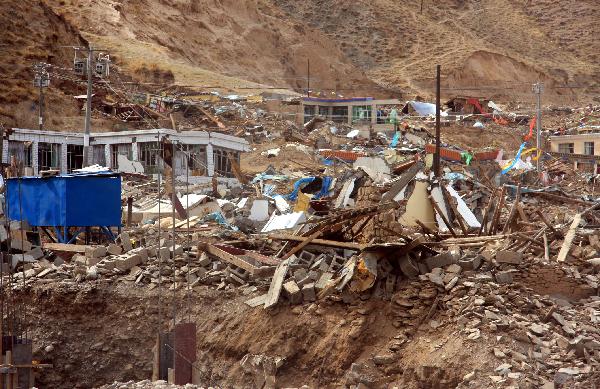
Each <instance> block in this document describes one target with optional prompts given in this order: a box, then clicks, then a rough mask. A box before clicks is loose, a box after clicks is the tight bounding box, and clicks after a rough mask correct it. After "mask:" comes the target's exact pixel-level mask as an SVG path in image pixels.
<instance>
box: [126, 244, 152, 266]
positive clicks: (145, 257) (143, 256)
mask: <svg viewBox="0 0 600 389" xmlns="http://www.w3.org/2000/svg"><path fill="white" fill-rule="evenodd" d="M129 254H138V255H139V256H140V257H141V259H142V262H141V263H146V262H148V249H147V248H145V247H140V248H137V249H133V250H131V251H130V252H129Z"/></svg>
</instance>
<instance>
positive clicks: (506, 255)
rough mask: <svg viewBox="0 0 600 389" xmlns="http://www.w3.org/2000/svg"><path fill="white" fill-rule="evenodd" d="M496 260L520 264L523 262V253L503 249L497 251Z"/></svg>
mask: <svg viewBox="0 0 600 389" xmlns="http://www.w3.org/2000/svg"><path fill="white" fill-rule="evenodd" d="M496 262H498V263H512V264H515V265H518V264H520V263H521V262H523V253H520V252H518V251H511V250H501V251H498V252H497V253H496Z"/></svg>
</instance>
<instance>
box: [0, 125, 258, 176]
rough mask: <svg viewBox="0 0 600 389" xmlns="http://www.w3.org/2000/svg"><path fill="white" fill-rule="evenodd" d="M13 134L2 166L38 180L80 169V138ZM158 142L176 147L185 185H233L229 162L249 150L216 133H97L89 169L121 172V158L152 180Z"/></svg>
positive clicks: (179, 173)
mask: <svg viewBox="0 0 600 389" xmlns="http://www.w3.org/2000/svg"><path fill="white" fill-rule="evenodd" d="M13 130H14V131H13V133H12V134H11V135H10V137H9V140H4V142H3V145H2V146H3V154H2V155H3V161H2V162H4V163H9V162H10V159H11V156H13V155H14V156H15V157H16V159H17V160H18V161H19V162H20V163H21V164H22V165H23V167H24V172H25V174H26V175H27V174H29V175H38V174H39V172H40V171H43V170H48V169H57V170H60V171H61V173H68V172H71V171H73V170H74V169H79V168H81V167H82V163H83V133H69V132H55V131H39V130H32V129H23V128H14V129H13ZM163 137H168V138H169V139H170V140H171V142H173V143H174V144H175V150H176V151H175V174H176V176H186V175H189V177H190V181H194V182H202V181H206V180H208V179H209V177H213V176H214V175H217V176H218V177H219V178H223V179H233V177H234V174H233V171H232V169H231V158H233V159H234V160H236V161H238V163H239V160H240V153H241V152H244V151H248V150H249V144H248V142H247V141H246V140H245V139H243V138H238V137H235V136H231V135H227V134H223V133H219V132H207V131H182V132H177V131H174V130H171V129H164V128H161V129H152V130H133V131H126V132H102V133H92V134H91V135H90V147H91V155H92V157H91V158H92V164H98V165H102V166H106V167H109V168H111V169H112V170H114V171H120V169H119V166H118V161H119V159H120V158H119V155H122V156H125V157H127V159H128V160H130V161H137V162H140V163H141V165H142V166H143V168H144V173H146V174H155V173H157V172H158V171H159V164H160V163H161V162H160V161H161V158H160V155H161V151H160V148H159V143H158V141H159V139H162V138H163ZM121 159H122V158H121ZM186 165H187V167H186Z"/></svg>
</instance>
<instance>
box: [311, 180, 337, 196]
mask: <svg viewBox="0 0 600 389" xmlns="http://www.w3.org/2000/svg"><path fill="white" fill-rule="evenodd" d="M332 181H333V178H331V177H328V176H326V177H323V185H321V190H320V191H319V192H317V193H315V195H314V196H313V198H314V199H320V198H321V197H327V196H329V187H330V186H331V182H332Z"/></svg>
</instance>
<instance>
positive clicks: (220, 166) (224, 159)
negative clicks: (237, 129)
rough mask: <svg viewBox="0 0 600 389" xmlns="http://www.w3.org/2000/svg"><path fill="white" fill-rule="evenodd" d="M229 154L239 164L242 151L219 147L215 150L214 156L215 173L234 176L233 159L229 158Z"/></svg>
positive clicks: (222, 175)
mask: <svg viewBox="0 0 600 389" xmlns="http://www.w3.org/2000/svg"><path fill="white" fill-rule="evenodd" d="M228 154H231V157H232V159H233V160H234V161H236V162H237V163H238V165H239V163H240V153H239V152H237V151H232V150H226V149H217V148H215V149H214V151H213V158H214V161H215V174H217V175H218V176H220V177H234V174H233V170H232V169H231V161H230V160H229V157H228Z"/></svg>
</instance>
